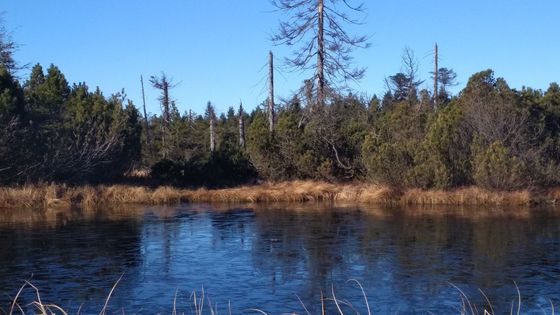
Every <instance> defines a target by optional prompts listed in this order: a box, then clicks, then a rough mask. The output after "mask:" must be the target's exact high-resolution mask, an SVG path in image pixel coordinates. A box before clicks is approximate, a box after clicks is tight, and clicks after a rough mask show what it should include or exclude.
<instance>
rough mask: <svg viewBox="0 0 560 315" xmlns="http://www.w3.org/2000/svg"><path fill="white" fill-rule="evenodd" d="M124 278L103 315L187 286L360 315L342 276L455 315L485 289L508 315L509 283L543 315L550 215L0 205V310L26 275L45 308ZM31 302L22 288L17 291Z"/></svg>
mask: <svg viewBox="0 0 560 315" xmlns="http://www.w3.org/2000/svg"><path fill="white" fill-rule="evenodd" d="M121 275H123V277H122V280H121V281H120V283H119V284H118V286H117V288H116V289H115V291H114V293H113V296H112V297H111V299H110V303H109V313H110V314H113V313H114V314H117V313H118V314H121V313H122V312H123V311H124V312H125V313H127V314H157V313H161V314H171V312H172V307H173V300H174V299H175V298H176V305H177V311H178V313H180V312H185V313H187V314H191V313H192V311H193V307H194V306H193V297H192V293H193V291H195V290H196V292H197V298H200V297H201V295H202V290H204V300H205V305H208V304H209V303H211V304H212V305H214V308H216V305H217V309H218V310H219V313H225V314H227V313H228V312H229V310H228V309H229V308H231V310H232V313H234V314H235V313H244V312H246V313H250V311H248V309H252V308H258V309H261V310H264V311H266V312H268V313H270V314H282V313H288V312H297V313H300V314H305V313H306V311H305V309H304V306H303V305H305V307H306V308H307V309H308V310H309V311H310V312H311V313H315V314H317V313H320V308H321V294H323V295H324V296H325V297H326V298H330V299H327V300H326V302H325V303H326V308H327V312H328V313H334V311H335V310H336V307H335V305H334V304H333V302H332V296H333V290H334V294H335V296H336V297H337V298H338V299H340V300H341V301H342V300H344V301H346V302H347V303H350V304H352V305H353V307H354V308H355V309H356V310H357V311H358V312H360V313H362V314H364V313H365V314H367V310H366V304H365V302H364V299H363V295H362V291H361V290H360V289H359V287H358V285H357V284H356V283H355V282H354V281H352V280H351V279H355V280H357V281H359V283H360V284H361V285H362V286H363V288H364V291H365V294H366V295H367V299H368V301H369V304H370V307H371V310H372V311H373V313H375V314H395V313H398V314H428V313H429V312H433V313H439V314H442V313H445V314H449V313H458V309H459V308H460V307H461V294H460V292H459V291H458V289H457V288H459V289H460V290H462V291H463V292H464V293H465V294H466V295H468V296H469V298H470V300H471V302H472V303H475V304H476V305H477V307H478V309H479V310H481V309H482V308H483V307H485V303H484V298H483V297H482V295H481V294H480V293H479V291H478V289H482V290H483V291H484V293H485V294H486V295H487V296H488V298H489V299H490V300H491V301H492V304H493V307H494V309H495V311H496V313H497V314H503V313H509V310H510V307H511V302H512V301H513V300H515V301H516V300H517V291H516V285H517V286H518V287H519V290H520V292H521V298H522V304H521V306H522V313H524V314H532V313H536V314H537V313H538V314H542V313H543V310H542V309H544V310H545V311H546V310H548V313H550V307H549V299H550V300H552V301H553V302H556V303H555V305H556V306H557V308H560V306H559V305H560V212H559V211H558V210H554V209H493V208H484V209H473V208H386V207H356V206H334V205H325V204H321V205H317V204H310V205H289V204H284V205H269V206H258V207H256V208H255V207H254V206H248V207H219V208H218V207H214V206H210V205H182V206H180V207H147V208H146V207H138V208H118V209H103V210H96V211H91V210H90V211H85V210H72V211H63V210H48V211H37V210H34V211H32V210H21V211H0V313H2V311H1V309H4V310H8V309H9V305H10V297H13V296H14V295H15V294H16V293H17V291H18V289H19V287H20V286H21V285H22V284H23V283H24V281H25V280H30V282H31V283H33V284H34V285H35V286H37V287H38V288H39V289H40V290H41V298H42V299H43V302H55V303H57V304H58V305H59V306H61V307H63V308H65V309H67V310H69V311H70V312H71V313H74V314H75V313H76V312H77V310H78V308H79V307H81V311H82V313H83V314H91V313H96V312H97V313H99V311H100V309H101V308H102V306H103V304H104V300H105V298H106V297H107V294H108V293H109V291H110V289H111V287H112V286H113V284H114V283H115V282H116V281H117V279H119V277H120V276H121ZM349 280H350V281H349ZM455 287H457V288H455ZM32 298H33V292H32V291H31V290H25V291H24V294H23V298H22V299H23V300H25V302H29V301H31V300H32ZM23 300H22V301H23ZM300 300H301V302H300ZM24 304H25V303H22V305H24ZM205 307H206V306H205ZM341 307H342V308H345V311H346V313H348V314H350V311H349V310H350V308H349V306H345V305H341ZM486 307H487V306H486ZM206 312H207V313H210V312H209V309H206Z"/></svg>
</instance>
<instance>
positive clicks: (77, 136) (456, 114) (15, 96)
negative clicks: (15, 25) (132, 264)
mask: <svg viewBox="0 0 560 315" xmlns="http://www.w3.org/2000/svg"><path fill="white" fill-rule="evenodd" d="M0 35H2V34H0ZM14 47H15V46H14V45H13V43H12V42H10V41H8V40H7V39H6V38H5V37H2V36H0V50H1V52H2V53H1V57H2V58H1V59H0V135H1V136H0V184H4V185H6V184H19V183H36V182H67V183H86V182H87V183H99V182H114V181H119V180H123V179H124V178H125V174H127V173H129V172H130V171H132V170H134V169H150V170H151V177H150V179H149V180H148V181H147V182H149V183H155V184H173V185H179V186H202V185H203V186H228V185H236V184H241V183H248V182H255V181H257V180H260V179H262V180H272V181H281V180H293V179H320V180H327V181H370V182H374V183H380V184H387V185H391V186H397V187H420V188H437V189H447V188H453V187H458V186H467V185H477V186H480V187H483V188H488V189H495V190H515V189H520V188H534V187H550V186H557V185H559V184H560V86H559V85H558V84H556V83H552V84H551V85H550V86H549V88H548V89H547V90H546V91H542V90H536V89H531V88H522V89H521V90H515V89H512V88H510V87H509V86H508V85H507V83H506V81H505V80H504V79H502V78H495V77H494V73H493V72H492V71H491V70H485V71H482V72H479V73H476V74H474V75H472V76H471V78H470V79H469V80H468V83H467V84H466V87H465V88H464V89H463V90H462V91H460V92H459V93H458V95H455V96H453V95H451V94H450V93H449V91H448V88H449V86H452V85H454V84H455V83H454V80H455V77H456V75H455V73H454V72H453V70H451V69H447V68H440V69H438V72H437V73H439V75H438V76H437V77H436V78H435V79H436V80H435V81H436V83H437V84H435V86H436V87H439V88H438V93H433V91H428V90H426V89H423V90H420V89H419V87H420V85H421V84H422V81H421V80H419V79H418V73H417V69H418V68H417V65H416V64H415V62H416V61H415V58H414V55H413V54H412V53H411V51H410V50H405V54H404V56H403V60H404V65H403V69H405V70H404V71H403V72H402V73H397V74H395V75H393V76H389V77H388V78H387V91H385V93H384V95H383V97H382V98H381V99H380V98H378V97H377V96H374V97H372V98H370V99H369V98H368V99H366V98H364V97H358V96H356V95H355V94H352V93H349V92H337V91H336V90H335V89H333V88H331V87H326V88H325V91H323V97H324V100H320V99H318V98H317V97H315V95H317V93H316V92H314V91H316V89H315V90H314V88H313V82H312V81H311V80H306V81H305V82H304V84H302V85H303V87H302V89H301V91H300V92H299V93H297V94H296V95H293V96H292V97H291V98H290V99H289V100H288V101H285V102H283V103H282V104H277V105H276V106H275V108H274V107H272V108H273V109H274V115H273V116H271V115H269V114H268V108H270V105H271V104H270V102H268V104H267V102H266V101H265V102H263V104H261V105H258V106H256V107H255V108H254V109H253V110H252V111H251V112H249V113H248V112H245V111H244V110H243V106H242V105H240V106H239V108H238V110H235V109H234V108H233V107H231V108H230V109H229V110H228V111H227V113H222V114H220V115H217V114H216V113H215V111H214V108H213V106H212V104H211V103H210V102H209V103H208V105H207V108H206V111H205V113H203V114H196V113H193V112H192V111H187V112H185V113H183V114H182V113H180V112H179V110H178V109H177V108H176V106H175V103H174V102H173V101H172V98H171V97H170V93H172V91H173V90H172V88H173V84H172V82H169V80H168V79H167V78H166V77H165V74H162V76H159V77H157V76H153V77H152V78H151V79H150V82H151V83H152V87H153V88H156V89H158V90H159V91H160V92H161V97H160V101H161V107H162V113H161V115H153V116H151V117H144V115H141V114H140V112H139V111H138V109H137V108H136V106H135V104H133V103H132V102H131V101H130V100H128V99H127V97H126V95H125V94H124V92H121V93H116V94H113V95H111V96H109V97H106V96H104V95H103V93H102V92H101V91H100V90H99V89H95V90H94V91H91V90H90V88H88V86H87V85H86V84H85V83H78V84H73V85H70V84H69V83H68V82H67V80H66V79H65V77H64V74H63V73H62V72H61V71H60V70H59V69H58V68H57V67H56V66H54V65H51V66H49V67H48V69H46V71H45V69H43V68H42V66H41V65H39V64H37V65H35V66H33V67H32V68H31V71H30V74H29V77H28V78H26V79H20V78H18V77H16V74H20V73H21V72H22V71H21V69H19V67H18V66H17V63H16V62H15V61H14V60H13V57H12V53H13V50H14ZM272 104H273V103H272ZM271 117H273V119H272V120H271ZM271 121H272V122H273V126H272V125H271ZM272 127H273V128H272Z"/></svg>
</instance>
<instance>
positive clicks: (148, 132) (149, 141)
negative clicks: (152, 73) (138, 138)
mask: <svg viewBox="0 0 560 315" xmlns="http://www.w3.org/2000/svg"><path fill="white" fill-rule="evenodd" d="M140 84H141V85H142V105H143V107H144V127H145V128H146V143H147V145H148V148H149V149H150V152H151V151H152V132H151V130H150V125H149V123H148V113H147V112H146V95H145V93H144V78H143V77H142V76H140Z"/></svg>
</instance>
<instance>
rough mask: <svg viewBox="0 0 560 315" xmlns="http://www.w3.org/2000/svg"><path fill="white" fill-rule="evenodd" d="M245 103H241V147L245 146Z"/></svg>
mask: <svg viewBox="0 0 560 315" xmlns="http://www.w3.org/2000/svg"><path fill="white" fill-rule="evenodd" d="M243 114H244V113H243V103H239V113H238V115H239V147H241V148H245V122H244V121H243Z"/></svg>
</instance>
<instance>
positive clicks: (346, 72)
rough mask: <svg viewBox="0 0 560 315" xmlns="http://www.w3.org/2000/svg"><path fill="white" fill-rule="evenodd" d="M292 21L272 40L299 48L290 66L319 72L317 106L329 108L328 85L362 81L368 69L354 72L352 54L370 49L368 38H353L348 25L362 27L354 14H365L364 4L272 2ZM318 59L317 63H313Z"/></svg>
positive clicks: (340, 0) (327, 0)
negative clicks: (346, 28) (360, 49)
mask: <svg viewBox="0 0 560 315" xmlns="http://www.w3.org/2000/svg"><path fill="white" fill-rule="evenodd" d="M271 2H272V4H273V5H274V6H275V7H276V8H278V9H279V10H281V11H283V12H285V13H287V14H288V15H289V18H288V19H287V20H284V21H281V22H280V28H279V30H278V33H277V34H276V35H274V36H273V37H272V41H273V43H274V44H276V45H288V46H298V48H296V50H295V52H294V55H293V56H292V57H291V58H287V59H286V64H287V65H288V66H290V67H291V68H293V69H297V70H310V69H315V78H316V82H317V84H316V87H317V103H319V104H320V105H324V104H325V95H326V86H327V85H328V84H333V83H340V82H346V81H348V80H359V79H360V78H362V77H363V75H364V72H365V69H364V68H352V65H351V64H352V60H353V57H352V56H351V52H352V51H353V50H354V49H355V48H360V47H361V48H366V47H368V46H369V44H368V43H367V37H366V36H352V35H350V34H348V33H347V31H346V30H345V27H344V26H345V25H344V24H354V25H357V24H362V22H361V21H360V20H358V19H355V18H353V17H351V15H350V13H356V12H357V13H360V14H362V15H363V14H365V8H364V6H363V4H360V5H358V6H352V5H351V4H350V3H349V1H348V0H271ZM313 59H316V61H313Z"/></svg>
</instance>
